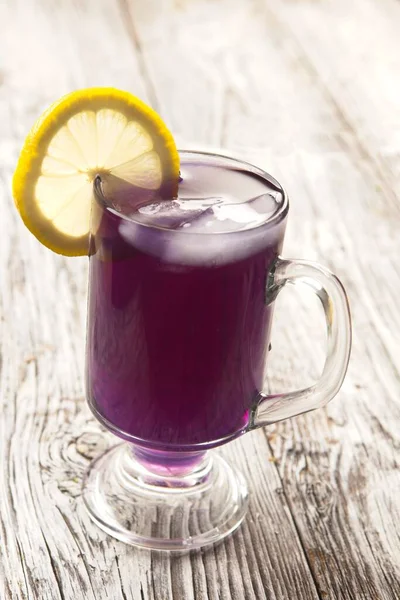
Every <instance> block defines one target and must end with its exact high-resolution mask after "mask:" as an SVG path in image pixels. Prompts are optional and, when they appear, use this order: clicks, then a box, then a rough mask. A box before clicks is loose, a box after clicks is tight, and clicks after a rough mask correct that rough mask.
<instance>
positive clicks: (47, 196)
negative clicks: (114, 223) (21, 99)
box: [13, 88, 179, 256]
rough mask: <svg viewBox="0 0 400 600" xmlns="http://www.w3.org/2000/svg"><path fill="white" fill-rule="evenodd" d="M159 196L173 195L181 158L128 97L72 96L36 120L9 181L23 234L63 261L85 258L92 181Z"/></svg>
mask: <svg viewBox="0 0 400 600" xmlns="http://www.w3.org/2000/svg"><path fill="white" fill-rule="evenodd" d="M98 174H99V175H100V176H101V177H102V179H103V178H104V180H105V181H107V177H110V179H113V181H114V182H115V181H121V183H123V184H124V185H125V186H126V184H131V185H132V186H135V187H136V188H137V189H142V190H151V191H154V193H160V194H161V195H162V196H163V197H173V196H175V195H176V193H177V186H178V179H179V155H178V151H177V149H176V146H175V142H174V139H173V137H172V135H171V133H170V132H169V130H168V129H167V127H166V126H165V124H164V123H163V121H162V120H161V118H160V117H159V116H158V114H157V113H156V112H155V111H154V110H153V109H151V108H150V107H149V106H147V105H146V104H144V103H143V102H142V101H141V100H139V99H138V98H136V97H135V96H133V95H132V94H130V93H128V92H123V91H120V90H116V89H114V88H89V89H85V90H78V91H76V92H72V93H71V94H68V95H67V96H64V97H63V98H61V99H60V100H58V101H57V102H55V103H54V104H53V105H52V106H50V108H49V109H48V110H47V111H46V112H45V113H44V114H43V115H42V116H41V117H40V118H39V119H38V121H37V122H36V123H35V125H34V126H33V128H32V129H31V131H30V133H29V134H28V137H27V138H26V140H25V143H24V146H23V148H22V151H21V154H20V157H19V160H18V164H17V168H16V170H15V173H14V178H13V196H14V200H15V204H16V207H17V209H18V211H19V213H20V215H21V217H22V219H23V221H24V223H25V225H26V226H27V227H28V229H29V230H30V231H31V232H32V233H33V234H34V235H35V236H36V237H37V238H38V239H39V240H40V241H41V242H42V244H44V245H45V246H47V247H48V248H50V249H51V250H53V251H54V252H58V253H59V254H64V255H67V256H80V255H85V254H87V253H88V245H89V226H90V209H91V203H92V199H93V181H94V179H95V177H96V175H98Z"/></svg>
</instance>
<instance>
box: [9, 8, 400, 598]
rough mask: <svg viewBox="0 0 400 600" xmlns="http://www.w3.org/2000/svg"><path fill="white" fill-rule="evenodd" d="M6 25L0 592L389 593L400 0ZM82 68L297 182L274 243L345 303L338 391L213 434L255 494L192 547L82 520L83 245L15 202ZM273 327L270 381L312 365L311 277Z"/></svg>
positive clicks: (315, 326) (61, 12)
mask: <svg viewBox="0 0 400 600" xmlns="http://www.w3.org/2000/svg"><path fill="white" fill-rule="evenodd" d="M0 23H1V25H0V27H1V32H0V33H1V35H0V157H1V160H0V196H1V198H0V202H1V207H2V210H1V216H0V233H1V235H0V331H1V333H0V357H1V360H0V402H1V412H0V428H1V430H0V467H1V470H0V489H1V490H2V493H1V495H0V538H1V542H0V598H1V600H3V599H4V600H9V599H10V600H11V599H12V600H14V599H18V600H19V599H27V600H36V599H41V600H42V599H46V600H47V599H51V600H52V599H57V600H58V599H60V600H70V599H77V598H83V599H85V600H86V599H89V600H92V599H96V600H103V599H110V600H119V599H122V600H131V599H134V600H148V599H150V600H159V599H162V600H177V599H185V600H186V599H188V600H191V599H193V600H217V599H218V600H222V599H223V600H229V599H231V598H232V599H235V600H236V599H238V600H239V599H243V598H245V599H246V600H247V599H249V600H259V599H260V600H263V599H266V600H270V599H274V600H282V599H288V600H289V599H290V600H297V599H299V600H309V599H318V598H319V599H323V600H326V599H330V600H337V599H346V600H347V599H348V600H353V599H357V600H358V599H373V600H375V599H382V600H396V599H397V598H398V597H399V595H400V591H399V590H400V530H399V525H398V523H399V521H400V505H399V497H400V473H399V462H400V459H399V450H400V434H399V431H400V429H399V424H400V405H399V398H400V363H399V356H400V344H399V335H398V331H399V330H400V311H399V308H398V296H399V293H400V271H399V262H398V256H399V252H400V241H399V236H398V229H399V219H400V216H399V202H398V196H399V191H400V183H399V173H400V160H399V156H400V119H399V117H400V114H399V113H400V82H399V77H398V73H399V62H400V40H399V36H398V33H397V31H398V28H399V24H400V5H399V3H398V2H396V1H395V0H362V1H361V0H354V2H351V3H350V2H348V0H213V1H211V0H146V1H144V0H74V1H73V2H71V1H69V0H58V1H57V0H3V2H1V3H0ZM22 42H23V43H22ZM86 85H115V86H117V87H122V88H127V89H130V90H132V91H134V92H135V93H136V94H137V95H139V96H141V97H142V98H143V99H144V100H147V101H148V102H150V103H152V104H153V105H154V106H155V107H156V108H157V109H158V110H159V111H160V112H161V114H162V115H163V117H164V118H165V119H166V120H167V122H168V124H169V125H170V127H171V129H172V130H173V131H174V133H175V134H176V137H177V138H178V139H179V141H180V142H181V144H182V145H186V146H189V145H196V146H199V145H202V146H207V147H224V148H227V150H228V151H231V152H233V153H236V154H239V155H240V156H242V157H244V158H247V159H248V160H251V161H253V162H255V163H257V164H260V165H261V166H263V167H265V168H267V170H269V171H270V172H271V173H272V174H274V175H275V176H276V177H277V178H278V179H280V180H281V181H282V183H283V184H284V185H285V187H286V188H287V189H288V191H289V194H290V196H291V200H292V206H291V217H290V224H289V228H288V232H287V240H286V246H285V255H286V256H294V257H304V258H308V259H315V260H319V261H321V262H322V263H324V264H327V265H328V266H329V267H330V268H331V269H332V270H334V271H335V272H337V273H338V274H340V276H341V278H342V279H343V281H344V283H345V286H346V288H347V289H348V292H349V295H350V301H351V304H352V309H353V320H354V347H353V354H352V360H351V364H350V369H349V373H348V377H347V379H346V381H345V384H344V386H343V389H342V391H341V392H340V394H339V396H338V398H337V399H336V400H335V401H334V402H333V403H332V404H330V405H329V406H328V407H327V408H326V409H323V410H320V411H318V412H315V413H311V414H308V415H305V416H302V417H300V418H298V419H293V420H291V421H288V422H284V423H280V424H278V425H275V426H272V427H269V428H268V429H265V430H264V431H262V430H259V431H257V432H254V433H252V434H249V435H247V436H244V437H243V438H242V439H240V440H238V441H236V442H234V443H232V444H229V445H228V446H226V447H224V448H223V449H222V450H221V452H222V453H223V454H224V455H225V456H227V457H228V458H229V459H230V460H232V461H234V462H235V463H236V464H237V465H238V466H239V467H240V468H241V469H242V470H243V471H244V472H245V473H246V477H247V479H248V482H249V487H250V492H251V502H250V510H249V514H248V517H247V519H246V521H245V523H244V524H243V526H242V528H241V529H240V530H239V531H238V532H237V533H236V534H235V535H234V536H233V537H232V538H230V539H228V540H227V541H226V542H225V543H223V544H221V545H219V546H218V547H216V548H212V549H211V550H207V551H203V552H198V553H195V554H193V555H190V556H185V557H173V558H169V557H167V556H164V555H157V554H151V553H148V552H145V551H139V550H136V549H133V548H130V547H127V546H125V545H124V544H122V543H119V542H117V541H114V540H112V539H111V538H109V537H107V536H106V535H105V534H103V533H102V532H101V531H100V530H98V529H97V528H96V527H95V526H94V525H92V524H91V523H90V522H89V519H88V517H87V516H86V513H85V512H84V510H83V507H82V503H81V499H80V480H81V477H82V474H83V472H84V470H85V469H86V467H87V465H88V463H89V461H90V460H91V458H92V457H94V456H96V455H98V454H99V453H100V452H101V451H102V450H103V449H104V448H106V447H108V446H109V445H110V444H112V443H113V438H112V436H110V435H109V434H107V433H105V432H103V431H102V430H101V429H100V427H99V425H98V424H97V423H96V422H95V421H94V420H93V418H92V417H91V415H90V414H89V410H88V408H87V407H86V404H85V400H84V397H83V393H84V387H83V365H84V331H85V311H86V276H87V265H86V260H84V259H74V260H67V259H64V258H62V257H58V256H55V255H53V254H51V253H50V252H48V251H47V250H46V249H45V248H43V247H41V246H40V244H39V243H38V242H36V240H35V239H33V238H32V237H31V236H29V235H28V233H27V232H26V231H25V230H24V228H23V226H22V224H21V223H20V222H19V219H18V216H17V215H16V213H15V211H14V209H13V206H12V201H11V196H10V178H11V175H12V171H13V168H14V165H15V161H16V158H17V155H18V152H19V149H20V146H21V143H22V139H23V136H24V135H25V134H26V131H27V130H28V128H29V127H30V125H31V124H32V122H33V120H34V119H35V118H36V117H37V115H38V114H39V113H40V112H41V111H42V109H43V108H45V107H46V106H47V105H48V104H49V103H50V102H51V101H52V100H54V99H56V98H57V97H58V96H59V95H61V94H62V93H64V92H66V91H69V90H70V89H72V88H75V87H79V86H80V87H82V86H86ZM272 345H273V352H272V353H271V359H272V360H271V364H270V377H269V382H268V383H269V385H270V387H271V389H272V390H274V391H285V390H288V389H292V388H294V387H298V386H301V385H304V384H307V383H309V382H310V381H312V380H313V379H315V378H316V377H317V376H318V373H319V371H320V369H321V366H322V362H321V361H322V358H323V351H324V334H323V321H322V316H321V315H320V313H319V312H318V311H317V307H316V305H315V303H314V299H313V298H310V297H309V295H308V294H306V293H304V294H303V293H298V294H297V293H296V294H294V293H293V292H286V291H284V292H283V293H282V294H281V296H280V298H279V301H278V306H277V311H276V318H275V326H274V331H273V340H272Z"/></svg>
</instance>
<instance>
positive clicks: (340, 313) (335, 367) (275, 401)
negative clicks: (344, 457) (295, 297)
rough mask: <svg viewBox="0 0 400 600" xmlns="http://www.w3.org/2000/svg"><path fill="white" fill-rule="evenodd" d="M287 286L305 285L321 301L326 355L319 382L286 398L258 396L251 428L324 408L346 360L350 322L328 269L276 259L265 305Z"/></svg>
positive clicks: (339, 382) (340, 379) (341, 292)
mask: <svg viewBox="0 0 400 600" xmlns="http://www.w3.org/2000/svg"><path fill="white" fill-rule="evenodd" d="M287 284H294V285H297V284H305V285H307V286H308V287H310V288H311V289H312V290H313V291H314V292H315V294H316V295H317V296H318V298H319V299H320V300H321V303H322V306H323V309H324V312H325V318H326V326H327V333H328V340H327V355H326V360H325V365H324V369H323V372H322V375H321V377H320V379H319V380H318V381H317V382H316V383H314V384H313V385H311V386H310V387H307V388H304V389H300V390H297V391H294V392H289V393H286V394H275V395H268V394H267V393H265V392H262V393H261V394H260V396H261V397H260V401H259V403H258V405H257V407H256V408H255V410H254V413H253V419H252V425H251V427H252V428H254V427H260V426H262V425H268V424H270V423H274V422H276V421H282V420H283V419H287V418H290V417H294V416H296V415H299V414H301V413H304V412H308V411H310V410H315V409H316V408H319V407H321V406H324V405H325V404H327V403H328V402H330V400H332V398H333V397H334V396H335V395H336V394H337V393H338V391H339V389H340V387H341V385H342V383H343V379H344V376H345V374H346V371H347V365H348V362H349V358H350V349H351V318H350V309H349V303H348V300H347V296H346V292H345V290H344V288H343V286H342V284H341V282H340V281H339V279H338V278H337V277H336V276H335V275H333V273H331V272H330V271H329V270H328V269H326V268H325V267H322V266H321V265H319V264H315V263H309V262H306V261H303V260H282V259H281V258H278V260H277V262H276V265H275V267H274V269H273V270H272V272H271V274H270V275H269V278H268V281H267V298H266V300H267V303H270V302H273V301H274V300H275V298H276V296H277V295H278V293H279V292H280V290H281V289H282V288H283V287H284V286H285V285H287Z"/></svg>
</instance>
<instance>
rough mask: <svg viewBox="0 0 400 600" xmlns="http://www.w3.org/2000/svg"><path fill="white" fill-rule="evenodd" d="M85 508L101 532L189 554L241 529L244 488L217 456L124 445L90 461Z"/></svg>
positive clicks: (84, 490)
mask: <svg viewBox="0 0 400 600" xmlns="http://www.w3.org/2000/svg"><path fill="white" fill-rule="evenodd" d="M83 500H84V503H85V506H86V508H87V510H88V512H89V515H90V517H91V519H92V520H93V521H94V522H95V523H96V524H97V525H98V526H99V527H101V529H103V530H104V531H106V532H107V533H108V534H110V535H112V536H114V537H115V538H117V539H119V540H122V541H123V542H126V543H128V544H133V545H136V546H141V547H143V548H150V549H154V550H167V551H174V550H176V551H184V550H193V549H196V548H200V547H202V546H206V545H208V544H213V543H215V542H218V541H220V540H222V539H223V538H224V537H225V536H227V535H229V534H230V533H231V532H232V531H234V530H235V529H236V528H237V527H238V526H239V525H240V523H241V522H242V520H243V518H244V516H245V513H246V508H247V501H248V494H247V486H246V483H245V481H244V478H243V477H242V475H241V474H240V473H239V472H238V471H236V469H234V468H233V467H232V466H231V465H229V464H228V463H227V462H226V461H225V460H224V459H223V458H221V457H220V456H218V455H217V454H214V453H212V452H211V453H208V452H207V453H205V452H190V453H184V452H179V453H178V452H174V453H170V452H168V453H166V452H159V451H150V452H149V451H147V450H143V449H140V448H138V447H137V446H132V445H130V444H127V443H124V444H119V445H118V446H115V447H113V448H111V449H110V450H108V451H107V452H105V453H104V454H102V455H101V456H100V457H99V458H97V459H96V460H94V461H93V462H92V463H91V465H90V466H89V469H88V471H87V473H86V475H85V478H84V481H83Z"/></svg>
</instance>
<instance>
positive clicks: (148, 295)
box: [83, 152, 351, 551]
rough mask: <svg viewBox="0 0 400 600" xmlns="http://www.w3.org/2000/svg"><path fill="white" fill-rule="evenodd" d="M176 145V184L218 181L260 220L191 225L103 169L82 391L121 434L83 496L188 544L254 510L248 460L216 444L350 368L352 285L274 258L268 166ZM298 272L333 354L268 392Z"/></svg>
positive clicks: (152, 540)
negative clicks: (141, 211) (106, 177)
mask: <svg viewBox="0 0 400 600" xmlns="http://www.w3.org/2000/svg"><path fill="white" fill-rule="evenodd" d="M180 157H181V169H182V171H181V172H182V175H183V183H182V184H181V186H180V191H181V187H182V189H184V186H185V185H186V181H188V182H189V183H188V184H187V185H188V189H189V191H190V192H191V193H192V195H193V193H194V192H195V193H196V197H197V200H198V199H199V198H201V197H202V196H203V197H204V198H206V197H207V191H208V192H209V191H210V190H211V191H212V195H217V196H218V198H220V199H222V203H223V202H224V200H225V201H226V198H227V197H228V196H229V197H232V196H235V198H236V200H238V199H239V200H240V206H239V205H237V206H236V207H234V209H233V210H236V211H238V210H239V211H242V209H243V207H244V210H245V211H248V210H249V207H250V209H251V211H252V213H251V214H252V215H253V216H254V215H256V216H257V215H258V216H259V219H258V221H257V222H256V224H254V223H253V225H252V226H249V227H244V228H240V227H239V228H238V227H237V226H235V224H233V225H232V222H231V221H229V218H228V220H226V219H225V221H223V222H224V223H228V227H225V229H223V230H221V229H218V227H221V222H219V223H217V225H218V227H217V228H216V230H215V228H214V229H213V226H214V225H215V223H214V222H212V223H211V228H210V227H209V226H204V227H203V228H201V227H200V228H197V230H196V229H195V228H193V227H190V226H185V227H183V226H180V227H176V226H174V227H171V226H167V227H165V224H164V225H163V226H159V224H156V225H154V223H153V222H152V221H151V220H150V221H149V220H146V219H144V220H140V219H139V220H138V215H137V213H136V214H134V215H132V214H130V213H129V210H126V207H125V208H124V205H123V202H122V204H121V202H120V201H118V202H117V201H115V199H114V198H113V197H112V196H113V194H112V191H110V190H107V189H106V184H105V183H104V186H103V184H102V182H101V181H100V179H99V178H97V179H96V181H95V200H94V203H93V210H92V225H91V228H92V232H91V251H90V265H89V302H88V321H87V359H86V360H87V369H86V370H87V375H86V384H87V398H88V402H89V405H90V408H91V410H92V411H93V413H94V415H95V416H96V418H97V419H98V420H99V421H100V423H102V424H103V425H104V426H105V427H106V428H107V429H108V430H109V431H111V432H112V433H114V434H116V435H117V436H118V437H119V438H121V439H122V440H124V443H122V444H118V445H117V446H115V447H113V448H111V449H110V450H107V451H106V452H105V453H103V454H102V455H101V456H100V457H99V458H97V459H96V460H94V461H93V462H92V463H91V465H90V466H89V469H88V471H87V473H86V475H85V478H84V481H83V499H84V503H85V506H86V508H87V510H88V512H89V515H90V517H91V518H92V520H93V521H94V522H95V523H97V525H99V526H100V527H101V528H102V529H103V530H105V531H106V532H107V533H109V534H110V535H112V536H114V537H116V538H118V539H120V540H122V541H124V542H127V543H131V544H134V545H138V546H141V547H145V548H153V549H158V550H179V551H182V550H191V549H195V548H198V547H200V546H204V545H207V544H211V543H215V542H218V541H219V540H221V539H222V538H224V537H225V536H226V535H228V534H229V533H231V532H232V531H233V530H235V529H236V528H237V527H238V526H239V524H240V523H241V521H242V520H243V518H244V516H245V513H246V507H247V503H248V492H247V487H246V483H245V481H244V479H243V477H242V475H241V474H240V473H239V472H238V471H237V470H236V468H235V467H234V466H233V465H230V464H228V463H227V462H226V461H225V460H224V459H223V458H222V457H221V456H220V455H219V454H218V453H217V452H209V450H210V449H211V448H214V447H216V446H219V445H222V444H225V443H227V442H229V441H230V440H233V439H235V438H237V437H239V436H240V435H242V434H243V433H246V432H248V431H251V430H253V429H255V428H257V427H261V426H264V425H268V424H271V423H274V422H276V421H280V420H282V419H287V418H290V417H293V416H295V415H298V414H301V413H304V412H307V411H310V410H314V409H316V408H319V407H321V406H324V405H325V404H327V403H328V402H329V401H330V400H331V399H332V398H333V397H334V396H335V395H336V393H337V392H338V390H339V389H340V387H341V384H342V382H343V379H344V376H345V373H346V369H347V364H348V361H349V355H350V346H351V323H350V313H349V307H348V302H347V298H346V294H345V291H344V289H343V287H342V285H341V283H340V282H339V280H338V279H337V278H336V277H335V276H334V275H333V274H332V273H330V272H329V271H328V270H327V269H326V268H324V267H322V266H320V265H318V264H312V263H308V262H305V261H302V260H284V259H282V258H281V257H280V252H281V249H282V245H283V239H284V233H285V226H286V220H287V215H288V198H287V195H286V193H285V192H284V190H283V189H282V187H281V186H280V184H279V183H278V182H277V181H276V180H275V179H274V178H273V177H271V176H270V175H268V174H267V173H265V172H264V171H262V170H260V169H258V168H256V167H253V166H251V165H249V164H247V163H244V162H241V161H238V160H234V159H231V158H227V157H223V156H218V155H214V154H208V153H202V152H181V153H180ZM257 194H258V195H257ZM189 195H190V194H189ZM204 198H203V200H204ZM206 199H207V198H206ZM255 201H257V202H258V203H260V202H261V204H262V210H261V213H258V212H257V211H259V204H255ZM202 202H203V201H202ZM212 202H214V200H212ZM218 202H219V200H218ZM253 205H254V206H255V208H254V206H253ZM164 206H167V205H164ZM229 206H230V207H231V206H232V204H230V205H229ZM203 208H204V207H203ZM228 209H229V210H231V208H228ZM212 210H214V209H212ZM218 210H220V209H218ZM222 210H225V209H222ZM254 210H255V212H254ZM263 210H264V211H265V214H263ZM131 212H132V211H131ZM200 213H201V211H200ZM214 213H215V214H216V210H215V211H214ZM214 213H213V214H214ZM201 214H202V213H201ZM207 214H208V213H207ZM235 214H236V213H235ZM243 214H244V213H243ZM238 215H239V217H235V218H236V219H239V221H240V220H241V219H242V216H241V215H242V212H240V214H239V213H238ZM211 216H212V215H211ZM211 220H212V219H211ZM194 224H195V223H194ZM229 224H230V227H229ZM290 283H292V284H293V283H296V284H297V283H303V284H305V285H307V286H308V287H311V289H312V290H313V291H314V292H315V294H317V296H318V297H319V299H320V300H321V303H322V306H323V309H324V312H325V317H326V324H327V333H328V343H327V356H326V361H325V366H324V369H323V373H322V375H321V378H320V379H319V381H317V382H316V383H315V384H314V385H312V386H311V387H308V388H306V389H301V390H297V391H294V392H291V393H285V394H277V395H269V394H268V393H267V392H265V391H264V379H265V366H266V358H267V350H268V346H269V342H270V329H271V322H272V314H273V308H274V302H275V299H276V297H277V295H278V294H279V291H280V290H281V289H282V288H283V287H284V286H285V285H286V284H290Z"/></svg>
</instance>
